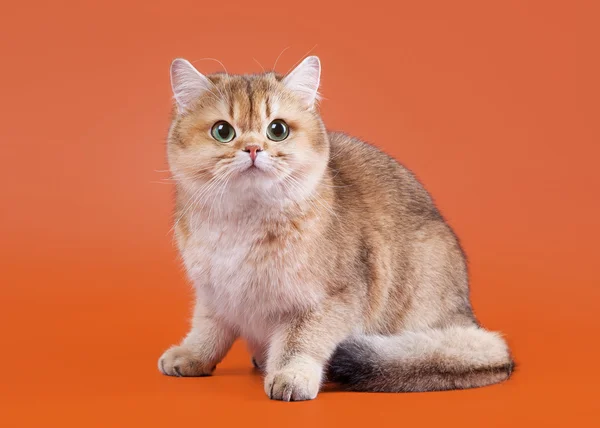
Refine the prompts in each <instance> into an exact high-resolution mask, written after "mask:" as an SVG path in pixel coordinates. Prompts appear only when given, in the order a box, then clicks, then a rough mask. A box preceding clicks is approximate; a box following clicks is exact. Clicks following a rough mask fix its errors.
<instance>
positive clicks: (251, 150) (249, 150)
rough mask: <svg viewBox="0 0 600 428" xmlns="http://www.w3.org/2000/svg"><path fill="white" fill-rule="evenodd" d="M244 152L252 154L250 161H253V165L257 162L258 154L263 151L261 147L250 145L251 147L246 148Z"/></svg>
mask: <svg viewBox="0 0 600 428" xmlns="http://www.w3.org/2000/svg"><path fill="white" fill-rule="evenodd" d="M244 151H245V152H247V153H250V159H252V163H254V161H255V160H256V154H257V153H258V152H262V149H261V148H260V146H258V145H256V144H250V145H248V146H246V148H245V149H244Z"/></svg>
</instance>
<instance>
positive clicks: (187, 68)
mask: <svg viewBox="0 0 600 428" xmlns="http://www.w3.org/2000/svg"><path fill="white" fill-rule="evenodd" d="M210 86H211V82H210V80H208V79H207V78H206V76H204V75H203V74H202V73H200V72H199V71H198V70H196V69H195V68H194V66H193V65H192V64H190V62H189V61H187V60H185V59H182V58H177V59H176V60H174V61H173V62H172V63H171V88H172V89H173V97H174V98H175V102H176V103H177V110H178V111H179V113H184V112H186V111H188V110H189V109H190V107H191V106H192V105H193V104H194V103H195V102H196V101H197V100H198V98H199V97H200V96H201V95H202V94H203V93H204V92H206V91H209V90H210Z"/></svg>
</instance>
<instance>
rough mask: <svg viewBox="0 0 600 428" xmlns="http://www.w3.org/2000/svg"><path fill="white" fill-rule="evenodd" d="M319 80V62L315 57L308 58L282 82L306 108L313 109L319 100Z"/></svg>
mask: <svg viewBox="0 0 600 428" xmlns="http://www.w3.org/2000/svg"><path fill="white" fill-rule="evenodd" d="M320 80H321V61H320V60H319V58H318V57H316V56H309V57H307V58H305V59H304V61H302V62H301V63H300V64H299V65H298V66H297V67H296V68H294V69H293V70H292V72H291V73H290V74H288V75H287V76H285V77H284V78H283V81H282V82H283V84H284V85H285V86H286V87H287V88H288V89H290V90H291V91H293V92H294V93H296V95H298V96H299V97H300V99H301V100H302V101H303V102H304V103H305V104H306V106H307V107H313V106H314V104H315V102H316V101H317V100H318V99H319V92H318V91H319V82H320Z"/></svg>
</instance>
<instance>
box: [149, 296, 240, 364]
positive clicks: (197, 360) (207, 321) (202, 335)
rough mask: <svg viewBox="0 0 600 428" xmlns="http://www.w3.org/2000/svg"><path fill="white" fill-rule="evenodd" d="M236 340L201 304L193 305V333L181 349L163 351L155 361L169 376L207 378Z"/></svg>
mask: <svg viewBox="0 0 600 428" xmlns="http://www.w3.org/2000/svg"><path fill="white" fill-rule="evenodd" d="M236 338H237V335H236V334H235V332H234V331H233V330H232V329H231V328H229V327H228V326H226V325H224V324H223V323H222V322H220V321H219V320H217V319H216V318H215V317H214V316H213V314H212V313H211V311H210V310H208V308H207V307H206V306H205V305H204V304H203V303H202V302H200V301H196V307H195V310H194V317H193V319H192V329H191V330H190V332H189V333H188V335H187V336H186V338H185V339H183V341H182V342H181V344H180V345H175V346H172V347H171V348H169V349H167V350H166V351H165V353H164V354H163V355H162V356H161V357H160V359H159V360H158V369H159V370H160V371H161V373H163V374H165V375H169V376H208V375H210V374H211V373H212V372H213V371H214V369H215V368H216V366H217V364H218V363H219V362H220V361H221V360H222V359H223V357H225V354H227V351H229V349H230V348H231V345H232V344H233V342H234V341H235V339H236Z"/></svg>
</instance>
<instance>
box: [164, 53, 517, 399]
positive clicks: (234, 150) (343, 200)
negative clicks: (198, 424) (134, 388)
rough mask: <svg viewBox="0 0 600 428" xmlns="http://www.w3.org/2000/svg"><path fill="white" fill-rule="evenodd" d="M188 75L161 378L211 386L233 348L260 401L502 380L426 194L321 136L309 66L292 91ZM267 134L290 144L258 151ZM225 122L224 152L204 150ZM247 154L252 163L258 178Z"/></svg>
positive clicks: (500, 362)
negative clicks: (254, 379) (179, 312)
mask: <svg viewBox="0 0 600 428" xmlns="http://www.w3.org/2000/svg"><path fill="white" fill-rule="evenodd" d="M190 67H191V65H190V64H189V63H186V62H184V61H182V60H176V62H175V63H174V65H173V68H172V81H173V89H174V93H175V96H176V100H177V106H176V107H177V111H176V112H175V114H174V118H173V123H172V126H171V129H170V132H169V139H168V158H169V164H170V167H171V171H172V173H173V177H174V178H175V180H176V182H177V197H176V223H175V235H176V239H177V243H178V246H179V249H180V251H181V254H182V258H183V260H184V264H185V266H186V269H187V271H188V273H189V276H190V279H191V280H192V281H193V283H194V285H195V287H196V291H197V302H196V311H195V314H194V318H193V321H192V329H191V331H190V333H189V334H188V336H187V337H186V338H185V339H184V341H183V342H182V344H181V345H179V346H175V347H173V348H171V349H169V350H168V351H167V352H165V354H164V355H163V356H162V357H161V359H160V361H159V367H160V370H161V371H162V372H163V373H165V374H168V375H177V376H198V375H208V374H210V373H211V372H212V370H213V369H214V367H215V366H216V364H217V363H218V362H219V361H220V360H221V359H222V358H223V357H224V355H225V354H226V352H227V350H228V349H229V347H230V346H231V344H232V343H233V341H234V340H235V339H236V338H237V337H243V338H244V339H246V340H247V342H248V344H249V346H250V349H251V351H252V353H253V355H254V360H255V362H256V365H257V366H258V367H260V368H261V369H262V370H263V371H264V372H265V391H266V393H267V394H268V395H269V397H271V398H273V399H279V400H285V401H290V400H306V399H312V398H315V397H316V395H317V393H318V391H319V388H320V386H321V384H322V383H323V381H324V380H326V379H328V380H331V381H335V382H339V383H341V384H343V385H344V386H345V387H347V388H349V389H355V390H366V391H416V390H439V389H452V388H468V387H476V386H482V385H486V384H490V383H495V382H498V381H501V380H504V379H507V378H508V377H509V375H510V373H511V370H512V366H513V364H512V360H511V357H510V353H509V351H508V348H507V347H506V344H505V343H504V341H503V340H502V339H501V338H500V337H499V336H498V335H497V334H495V333H490V332H487V331H485V330H483V329H482V328H481V327H479V325H478V323H477V321H476V320H475V318H474V316H473V313H472V310H471V306H470V302H469V287H468V277H467V268H466V263H465V257H464V255H463V252H462V249H461V247H460V245H459V242H458V240H457V238H456V237H455V235H454V233H453V232H452V230H451V229H450V227H449V226H448V225H447V224H446V223H445V221H444V220H443V218H442V216H441V215H440V213H439V212H438V210H437V209H436V207H435V206H434V204H433V202H432V200H431V198H430V196H429V194H428V193H427V192H426V190H425V189H424V188H423V187H422V186H421V184H420V183H419V182H418V181H417V180H416V179H415V177H414V176H413V174H412V173H411V172H410V171H408V170H407V169H406V168H404V167H403V166H402V165H400V164H399V163H398V162H396V161H395V160H394V159H392V158H391V157H389V156H388V155H386V154H384V153H383V152H381V151H379V150H378V149H376V148H375V147H373V146H370V145H368V144H366V143H363V142H361V141H359V140H357V139H354V138H351V137H348V136H346V135H344V134H340V133H330V132H327V131H326V129H325V127H324V125H323V122H322V120H321V118H320V116H319V114H318V110H317V108H316V105H315V101H316V99H317V97H318V93H317V89H318V83H319V82H318V80H319V73H320V63H319V61H318V59H316V58H315V57H309V58H307V59H306V60H305V61H304V62H303V63H302V64H300V65H299V66H298V67H297V68H296V69H295V70H294V71H293V72H292V73H291V74H290V75H289V76H288V77H283V76H280V75H277V74H275V73H265V74H260V75H246V76H237V75H235V76H233V75H227V74H215V75H211V76H206V77H205V76H202V75H201V74H199V73H197V72H196V71H195V70H194V69H193V68H190ZM194 73H197V75H196V74H194ZM274 119H283V120H285V122H287V124H288V125H289V129H290V135H289V137H288V138H287V139H286V140H284V141H281V142H274V141H271V140H269V139H268V138H267V136H266V135H265V129H266V127H267V125H268V124H269V123H270V122H271V121H272V120H274ZM220 120H226V121H227V122H228V123H230V124H231V125H232V126H233V127H234V129H235V132H236V137H235V138H234V140H233V141H231V142H230V143H226V144H224V143H220V142H218V141H217V140H215V138H213V137H212V136H211V128H212V126H213V125H214V124H215V123H216V122H218V121H220ZM249 144H252V145H258V146H259V147H260V149H262V151H261V152H260V153H259V155H258V157H257V161H256V164H255V165H254V166H253V164H252V161H250V160H249V156H248V154H247V153H245V152H244V151H243V150H244V148H245V147H246V146H247V145H249Z"/></svg>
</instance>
